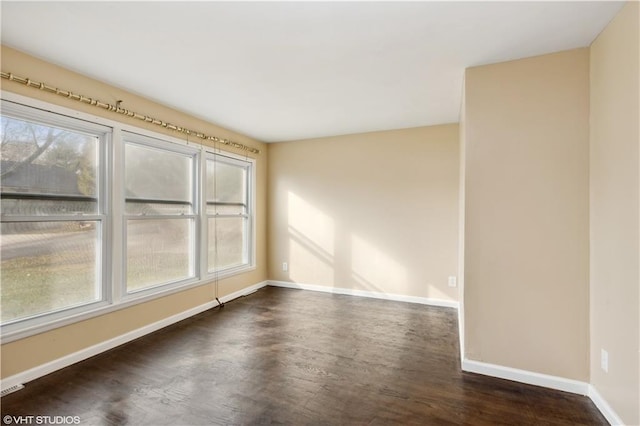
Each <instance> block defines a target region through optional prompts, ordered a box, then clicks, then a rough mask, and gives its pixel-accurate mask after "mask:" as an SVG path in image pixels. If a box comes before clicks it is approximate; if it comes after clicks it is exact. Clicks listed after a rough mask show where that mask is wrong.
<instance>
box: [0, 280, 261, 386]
mask: <svg viewBox="0 0 640 426" xmlns="http://www.w3.org/2000/svg"><path fill="white" fill-rule="evenodd" d="M266 285H267V281H263V282H261V283H258V284H254V285H252V286H249V287H246V288H243V289H242V290H239V291H236V292H233V293H231V294H228V295H226V296H222V297H220V301H221V302H222V303H226V302H229V301H231V300H233V299H236V298H238V297H242V296H245V295H247V294H250V293H253V292H254V291H256V290H258V289H260V288H262V287H265V286H266ZM216 306H218V302H216V301H215V300H214V301H212V302H207V303H205V304H203V305H200V306H196V307H195V308H191V309H188V310H186V311H184V312H180V313H179V314H176V315H172V316H170V317H167V318H164V319H162V320H160V321H156V322H154V323H152V324H149V325H146V326H144V327H141V328H138V329H136V330H132V331H130V332H128V333H125V334H122V335H120V336H117V337H114V338H112V339H109V340H105V341H104V342H100V343H98V344H96V345H93V346H90V347H88V348H85V349H82V350H79V351H77V352H74V353H72V354H69V355H66V356H63V357H62V358H58V359H55V360H53V361H50V362H47V363H45V364H42V365H39V366H37V367H34V368H31V369H29V370H26V371H23V372H21V373H18V374H15V375H13V376H10V377H7V378H5V379H2V384H1V385H0V389H1V390H2V391H4V390H5V389H9V388H11V387H13V386H20V385H22V384H24V383H27V382H30V381H32V380H35V379H37V378H39V377H42V376H45V375H47V374H49V373H53V372H54V371H56V370H60V369H62V368H64V367H68V366H70V365H72V364H75V363H77V362H80V361H83V360H85V359H87V358H90V357H92V356H95V355H98V354H100V353H102V352H105V351H108V350H109V349H113V348H115V347H117V346H120V345H122V344H124V343H127V342H130V341H132V340H135V339H137V338H139V337H142V336H144V335H147V334H150V333H153V332H154V331H157V330H160V329H161V328H164V327H167V326H169V325H171V324H175V323H177V322H179V321H182V320H184V319H187V318H189V317H192V316H194V315H197V314H199V313H201V312H204V311H206V310H208V309H211V308H214V307H216Z"/></svg>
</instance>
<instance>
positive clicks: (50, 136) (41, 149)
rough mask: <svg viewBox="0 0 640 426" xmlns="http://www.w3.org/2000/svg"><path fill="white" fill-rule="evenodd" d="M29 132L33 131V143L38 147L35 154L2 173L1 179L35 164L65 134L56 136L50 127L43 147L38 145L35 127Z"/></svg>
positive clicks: (30, 127) (31, 127) (30, 128)
mask: <svg viewBox="0 0 640 426" xmlns="http://www.w3.org/2000/svg"><path fill="white" fill-rule="evenodd" d="M29 130H30V131H31V135H32V136H33V142H34V144H35V145H36V147H37V148H36V150H35V151H34V152H33V153H31V155H29V156H28V157H27V158H25V159H24V160H23V161H20V162H17V163H15V164H14V165H13V166H11V167H9V169H8V170H3V171H2V173H0V178H3V177H5V176H7V175H10V174H12V173H15V172H16V171H18V170H20V169H22V168H23V167H25V166H27V165H29V164H31V163H33V162H34V161H35V160H36V159H37V158H38V157H40V156H41V155H42V153H43V152H45V151H46V150H47V148H49V147H50V146H51V144H52V143H54V142H55V141H56V139H58V137H59V136H60V135H62V134H63V133H64V132H60V133H58V134H57V135H54V134H53V130H54V129H53V128H52V127H49V131H48V132H47V139H46V141H45V143H44V144H42V145H38V137H37V135H36V133H35V131H34V130H33V126H29Z"/></svg>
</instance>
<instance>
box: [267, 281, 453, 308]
mask: <svg viewBox="0 0 640 426" xmlns="http://www.w3.org/2000/svg"><path fill="white" fill-rule="evenodd" d="M267 285H269V286H272V287H285V288H296V289H300V290H311V291H320V292H323V293H333V294H346V295H348V296H359V297H370V298H373V299H384V300H394V301H396V302H408V303H418V304H421V305H430V306H443V307H446V308H455V309H458V305H459V304H458V302H455V301H453V300H442V299H432V298H429V297H418V296H405V295H402V294H393V293H382V292H377V291H368V290H353V289H350V288H340V287H328V286H324V285H316V284H303V283H294V282H290V281H271V280H269V281H267Z"/></svg>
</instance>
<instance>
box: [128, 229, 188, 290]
mask: <svg viewBox="0 0 640 426" xmlns="http://www.w3.org/2000/svg"><path fill="white" fill-rule="evenodd" d="M191 228H192V219H153V220H146V219H142V220H128V221H127V290H128V291H133V290H140V289H143V288H146V287H151V286H155V285H159V284H165V283H168V282H173V281H178V280H182V279H185V278H189V277H193V276H194V274H193V270H194V268H193V256H192V255H191V250H192V247H193V244H192V238H193V237H192V234H193V233H192V232H191Z"/></svg>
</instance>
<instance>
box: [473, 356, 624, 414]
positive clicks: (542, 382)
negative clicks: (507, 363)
mask: <svg viewBox="0 0 640 426" xmlns="http://www.w3.org/2000/svg"><path fill="white" fill-rule="evenodd" d="M462 370H463V371H468V372H471V373H478V374H483V375H485V376H492V377H499V378H501V379H507V380H513V381H514V382H520V383H526V384H529V385H536V386H543V387H545V388H551V389H558V390H561V391H565V392H570V393H575V394H579V395H585V396H588V397H589V399H591V401H593V403H594V404H595V406H596V407H597V408H598V410H600V412H601V413H602V415H603V416H604V417H605V418H606V419H607V421H608V422H609V423H610V424H612V425H624V422H623V421H622V420H621V419H620V416H618V414H617V413H616V412H615V411H614V410H613V408H611V406H610V405H609V403H608V402H607V401H606V400H605V399H604V398H603V397H602V395H600V393H598V391H597V390H596V388H595V387H594V386H593V385H591V384H589V383H586V382H581V381H578V380H572V379H566V378H564V377H558V376H550V375H547V374H541V373H535V372H533V371H527V370H519V369H517V368H511V367H503V366H501V365H496V364H488V363H485V362H480V361H473V360H470V359H466V358H465V359H463V360H462Z"/></svg>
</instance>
